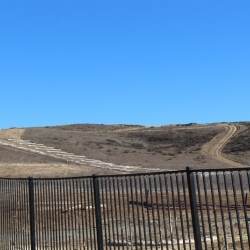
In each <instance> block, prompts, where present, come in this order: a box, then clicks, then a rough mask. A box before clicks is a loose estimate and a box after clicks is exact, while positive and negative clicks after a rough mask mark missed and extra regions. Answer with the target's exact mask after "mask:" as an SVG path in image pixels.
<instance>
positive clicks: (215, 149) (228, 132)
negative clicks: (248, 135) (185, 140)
mask: <svg viewBox="0 0 250 250" xmlns="http://www.w3.org/2000/svg"><path fill="white" fill-rule="evenodd" d="M220 126H224V128H225V130H224V131H223V132H221V133H220V134H218V135H217V136H215V137H214V138H213V139H212V140H211V141H209V142H208V143H206V144H204V145H203V146H202V149H201V154H203V155H207V156H211V157H213V158H215V159H216V160H218V161H221V162H223V163H226V164H229V165H232V166H237V167H242V166H248V165H249V164H248V163H247V162H244V161H242V160H236V159H233V158H231V157H230V158H226V157H224V156H223V155H222V154H221V151H222V149H223V148H224V147H225V145H226V144H227V143H228V141H229V140H230V139H231V138H232V137H233V136H234V135H235V134H236V133H237V132H238V131H239V130H240V126H235V125H229V124H227V125H220Z"/></svg>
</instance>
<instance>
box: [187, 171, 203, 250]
mask: <svg viewBox="0 0 250 250" xmlns="http://www.w3.org/2000/svg"><path fill="white" fill-rule="evenodd" d="M186 170H187V180H188V191H189V199H190V208H191V214H192V222H193V230H194V240H195V249H196V250H202V245H201V234H200V224H199V217H198V209H197V202H196V192H195V183H194V176H193V173H192V172H191V170H192V168H191V167H187V168H186Z"/></svg>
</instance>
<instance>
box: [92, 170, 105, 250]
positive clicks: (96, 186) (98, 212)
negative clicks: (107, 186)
mask: <svg viewBox="0 0 250 250" xmlns="http://www.w3.org/2000/svg"><path fill="white" fill-rule="evenodd" d="M93 183H94V198H95V217H96V228H97V246H98V250H103V237H102V216H101V206H100V189H99V180H98V177H97V175H95V174H94V175H93Z"/></svg>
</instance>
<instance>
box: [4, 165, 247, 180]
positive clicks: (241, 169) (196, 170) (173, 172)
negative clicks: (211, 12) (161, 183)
mask: <svg viewBox="0 0 250 250" xmlns="http://www.w3.org/2000/svg"><path fill="white" fill-rule="evenodd" d="M187 171H189V173H191V172H192V173H208V172H209V173H210V172H216V173H217V172H234V171H238V172H239V171H250V167H243V168H216V169H215V168H209V169H193V168H188V170H187V169H185V170H173V171H171V170H168V171H158V172H147V173H134V174H118V175H117V174H113V175H89V176H73V177H56V178H52V177H51V178H31V177H27V178H11V177H0V180H12V181H28V180H29V179H32V180H34V181H37V180H38V181H42V180H45V181H46V180H74V179H92V178H93V176H95V177H98V178H117V177H120V178H121V177H133V176H150V175H164V174H183V173H186V172H187Z"/></svg>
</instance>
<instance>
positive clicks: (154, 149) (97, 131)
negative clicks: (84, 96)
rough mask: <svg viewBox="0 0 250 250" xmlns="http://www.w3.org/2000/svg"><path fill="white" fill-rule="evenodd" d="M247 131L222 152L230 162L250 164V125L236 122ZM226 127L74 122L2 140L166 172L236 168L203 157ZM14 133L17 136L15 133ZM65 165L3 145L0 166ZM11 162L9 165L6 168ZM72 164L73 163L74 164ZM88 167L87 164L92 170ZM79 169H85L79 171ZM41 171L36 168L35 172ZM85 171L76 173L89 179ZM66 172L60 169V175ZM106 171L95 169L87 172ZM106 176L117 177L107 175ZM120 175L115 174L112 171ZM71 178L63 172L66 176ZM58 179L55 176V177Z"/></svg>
mask: <svg viewBox="0 0 250 250" xmlns="http://www.w3.org/2000/svg"><path fill="white" fill-rule="evenodd" d="M232 124H235V126H236V125H237V126H240V127H244V129H241V130H239V131H237V133H236V134H235V135H234V136H233V137H232V138H231V139H230V140H229V142H228V144H226V146H225V147H224V149H223V150H222V153H223V155H224V156H225V157H226V158H229V159H233V158H235V159H236V158H237V162H239V161H244V163H245V165H246V164H247V163H249V164H250V123H232ZM224 129H225V128H224V126H223V124H207V125H199V124H186V125H172V126H159V127H154V126H152V127H145V126H140V125H94V124H73V125H64V126H53V127H50V126H47V127H38V128H26V129H22V130H20V131H19V130H18V129H9V130H6V131H4V130H2V131H1V133H0V138H2V139H7V138H11V137H14V138H17V137H18V138H20V139H24V140H30V141H31V142H36V143H42V144H44V145H46V146H50V147H55V148H59V149H61V150H63V151H66V152H70V153H74V154H76V155H84V156H86V157H87V158H91V159H97V160H101V161H104V162H112V163H114V164H120V165H127V166H141V167H149V168H161V169H166V170H174V169H184V168H185V167H186V166H192V167H194V168H220V167H232V165H229V164H227V163H226V162H224V163H223V162H219V161H217V160H216V159H215V158H213V157H210V156H208V155H202V154H201V147H202V146H203V145H204V144H205V143H207V142H209V141H210V140H212V139H213V138H214V137H215V136H217V135H218V134H219V133H221V132H222V131H224ZM12 134H13V135H12ZM17 163H19V164H20V163H22V164H33V165H34V167H35V166H36V165H39V164H46V163H55V164H65V168H67V164H69V163H67V162H65V160H63V159H62V160H60V159H55V158H53V157H49V156H42V155H37V154H35V153H30V152H24V151H21V150H16V149H11V148H8V147H3V146H1V147H0V165H2V166H3V167H4V166H6V164H17ZM3 164H5V165H3ZM71 166H72V165H71ZM87 167H88V166H86V169H87ZM76 168H78V169H79V166H78V167H76ZM34 169H35V168H34ZM83 172H84V171H83V167H81V171H79V172H77V173H78V174H76V173H75V172H74V175H83ZM58 173H60V171H58ZM93 173H96V174H100V173H104V172H103V171H101V172H100V170H98V169H95V168H89V169H88V171H86V172H84V175H86V174H93ZM105 173H109V174H110V173H111V172H110V171H106V172H105ZM112 173H115V172H112ZM65 175H66V174H63V176H65ZM53 176H54V175H53Z"/></svg>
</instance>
